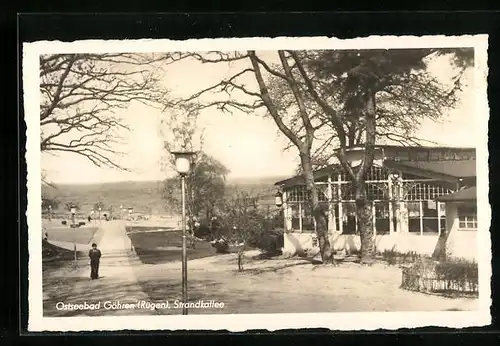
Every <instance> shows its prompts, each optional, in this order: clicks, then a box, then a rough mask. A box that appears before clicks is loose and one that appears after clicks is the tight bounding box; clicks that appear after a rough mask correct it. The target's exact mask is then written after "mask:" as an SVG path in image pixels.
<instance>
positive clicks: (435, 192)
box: [405, 183, 452, 201]
mask: <svg viewBox="0 0 500 346" xmlns="http://www.w3.org/2000/svg"><path fill="white" fill-rule="evenodd" d="M405 189H406V194H405V199H406V200H408V201H422V200H425V201H426V200H435V199H436V198H437V197H439V196H443V195H447V194H449V193H450V192H452V190H450V189H447V188H445V187H443V186H440V185H432V184H426V183H405Z"/></svg>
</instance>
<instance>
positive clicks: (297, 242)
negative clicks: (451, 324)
mask: <svg viewBox="0 0 500 346" xmlns="http://www.w3.org/2000/svg"><path fill="white" fill-rule="evenodd" d="M476 233H477V232H474V231H460V230H458V229H455V230H452V231H451V232H450V236H449V238H448V243H447V246H448V251H449V255H450V256H452V257H458V258H465V259H468V260H474V259H476V254H477V246H476V244H477V243H476ZM314 237H315V234H314V233H298V232H290V233H285V235H284V247H283V254H284V255H285V256H293V255H302V254H304V253H306V252H308V251H310V250H312V249H313V239H314ZM438 238H439V236H438V235H437V234H424V235H420V234H412V233H393V234H387V235H378V236H376V237H375V246H376V250H377V251H378V252H384V251H385V250H387V251H391V250H392V251H397V252H400V253H408V252H416V253H418V254H422V255H429V256H430V255H432V254H433V252H434V250H435V248H436V245H437V243H438ZM330 244H331V245H332V247H333V248H334V249H335V250H343V249H345V250H346V252H347V253H349V252H351V251H359V250H360V248H361V244H360V237H359V235H355V234H340V233H338V232H335V233H334V234H331V235H330Z"/></svg>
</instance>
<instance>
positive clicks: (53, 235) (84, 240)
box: [43, 227, 97, 244]
mask: <svg viewBox="0 0 500 346" xmlns="http://www.w3.org/2000/svg"><path fill="white" fill-rule="evenodd" d="M43 232H44V233H45V232H47V234H48V238H49V239H48V240H49V242H50V241H51V240H55V241H66V242H73V241H75V242H76V243H78V244H88V243H89V242H90V241H91V240H92V238H93V237H94V234H95V233H96V232H97V227H80V228H70V227H54V228H45V229H44V230H43ZM43 236H45V235H43Z"/></svg>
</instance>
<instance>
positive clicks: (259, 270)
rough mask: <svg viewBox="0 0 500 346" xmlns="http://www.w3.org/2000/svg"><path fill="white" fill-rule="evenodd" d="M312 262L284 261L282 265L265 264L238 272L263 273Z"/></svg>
mask: <svg viewBox="0 0 500 346" xmlns="http://www.w3.org/2000/svg"><path fill="white" fill-rule="evenodd" d="M311 263H312V262H309V263H308V262H298V261H297V262H295V263H285V264H282V265H278V266H276V265H272V266H266V267H260V268H249V269H244V270H243V271H242V272H240V273H248V274H253V275H260V274H264V273H276V272H278V271H279V270H282V269H286V268H290V267H297V266H305V265H309V264H311Z"/></svg>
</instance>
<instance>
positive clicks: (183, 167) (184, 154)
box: [172, 151, 194, 315]
mask: <svg viewBox="0 0 500 346" xmlns="http://www.w3.org/2000/svg"><path fill="white" fill-rule="evenodd" d="M172 155H174V159H175V169H176V171H177V173H179V175H180V176H181V199H182V302H183V303H184V304H183V307H182V314H183V315H187V314H188V311H187V307H186V305H187V302H188V295H187V241H186V181H185V179H186V175H187V174H188V173H189V170H190V169H191V158H192V156H193V155H194V153H193V152H190V151H178V152H172Z"/></svg>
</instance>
